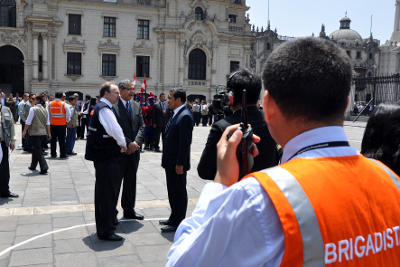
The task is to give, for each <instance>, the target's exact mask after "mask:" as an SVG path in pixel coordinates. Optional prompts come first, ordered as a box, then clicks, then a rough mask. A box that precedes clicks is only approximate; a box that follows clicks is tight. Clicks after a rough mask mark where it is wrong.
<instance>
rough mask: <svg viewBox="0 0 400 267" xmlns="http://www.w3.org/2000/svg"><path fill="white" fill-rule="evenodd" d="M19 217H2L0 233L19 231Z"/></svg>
mask: <svg viewBox="0 0 400 267" xmlns="http://www.w3.org/2000/svg"><path fill="white" fill-rule="evenodd" d="M17 225H18V217H1V218H0V232H13V231H15V230H16V229H17Z"/></svg>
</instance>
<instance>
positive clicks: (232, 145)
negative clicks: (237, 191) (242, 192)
mask: <svg viewBox="0 0 400 267" xmlns="http://www.w3.org/2000/svg"><path fill="white" fill-rule="evenodd" d="M238 127H239V124H235V125H232V126H230V127H228V128H226V130H225V132H224V133H223V134H222V137H221V139H220V140H219V142H218V144H217V175H216V176H215V179H214V182H216V183H220V184H223V185H225V186H231V185H233V184H235V183H236V182H237V181H238V178H239V163H238V160H237V157H236V150H237V147H238V145H239V143H240V141H241V139H242V136H243V133H242V131H239V130H237V128H238ZM228 132H230V133H231V135H232V136H231V137H230V138H229V140H228V137H227V135H228ZM253 142H254V143H258V142H260V137H258V136H257V135H253ZM257 155H258V149H257V146H256V145H255V144H254V145H253V157H255V156H257Z"/></svg>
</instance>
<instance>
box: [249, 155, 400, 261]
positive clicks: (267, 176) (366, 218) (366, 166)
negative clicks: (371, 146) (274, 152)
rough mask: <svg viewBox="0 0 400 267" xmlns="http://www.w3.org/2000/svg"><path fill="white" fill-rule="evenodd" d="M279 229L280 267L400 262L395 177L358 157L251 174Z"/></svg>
mask: <svg viewBox="0 0 400 267" xmlns="http://www.w3.org/2000/svg"><path fill="white" fill-rule="evenodd" d="M248 177H255V178H256V179H257V180H258V181H259V183H260V184H261V185H262V187H263V188H264V189H265V191H266V192H267V193H268V195H269V196H270V198H271V200H272V202H273V204H274V206H275V208H276V211H277V213H278V216H279V218H280V221H281V223H282V227H283V233H284V236H285V252H284V255H283V258H282V263H281V266H290V267H292V266H324V265H328V266H330V265H331V266H363V267H365V266H371V267H372V266H391V267H393V266H400V181H399V179H400V178H399V177H398V176H397V175H395V174H394V173H393V172H392V171H391V170H390V169H388V168H387V167H386V166H384V165H383V164H382V163H380V162H378V161H375V160H370V159H367V158H365V157H364V156H362V155H357V156H346V157H329V158H315V159H305V158H297V159H294V160H291V161H289V162H287V163H285V164H283V165H281V166H278V167H274V168H270V169H266V170H263V171H261V172H256V173H252V174H250V175H248V176H246V177H245V178H248Z"/></svg>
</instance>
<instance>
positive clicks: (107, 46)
mask: <svg viewBox="0 0 400 267" xmlns="http://www.w3.org/2000/svg"><path fill="white" fill-rule="evenodd" d="M97 48H98V50H99V55H101V53H102V52H111V53H117V55H118V56H119V51H120V50H121V47H120V46H119V42H118V44H115V43H113V42H112V40H111V39H107V41H106V42H104V43H102V42H101V41H99V46H98V47H97Z"/></svg>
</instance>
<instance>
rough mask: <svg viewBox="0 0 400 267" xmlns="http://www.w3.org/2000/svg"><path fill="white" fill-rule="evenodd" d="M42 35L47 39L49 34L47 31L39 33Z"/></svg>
mask: <svg viewBox="0 0 400 267" xmlns="http://www.w3.org/2000/svg"><path fill="white" fill-rule="evenodd" d="M40 35H41V36H42V38H43V39H46V40H47V39H49V34H48V33H41V34H40Z"/></svg>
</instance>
